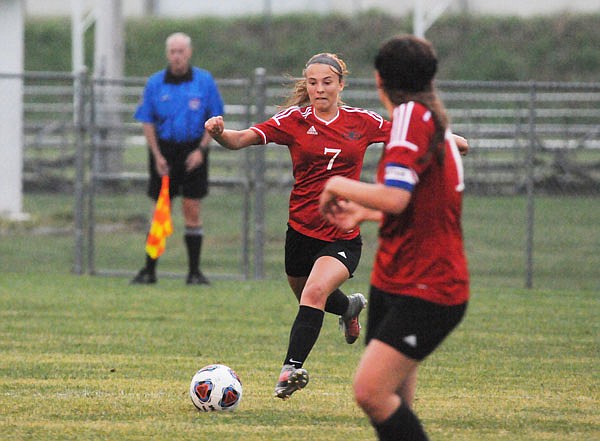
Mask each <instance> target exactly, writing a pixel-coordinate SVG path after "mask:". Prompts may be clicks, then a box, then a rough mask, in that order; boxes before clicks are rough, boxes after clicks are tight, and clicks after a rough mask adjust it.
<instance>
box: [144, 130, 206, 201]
mask: <svg viewBox="0 0 600 441" xmlns="http://www.w3.org/2000/svg"><path fill="white" fill-rule="evenodd" d="M199 143H200V141H199V140H198V141H193V142H190V143H173V142H168V141H163V140H159V142H158V145H159V148H160V152H161V153H162V155H163V156H164V157H165V159H166V160H167V163H168V164H169V184H170V185H169V196H170V197H171V198H174V197H176V196H178V195H180V194H181V195H183V197H184V198H190V199H202V198H203V197H205V196H206V195H207V194H208V152H209V151H208V150H206V151H205V152H204V161H203V162H202V164H200V166H199V167H196V168H195V169H194V170H192V171H190V172H186V170H185V160H186V158H187V157H188V155H189V154H190V153H191V152H192V151H193V150H194V149H196V148H198V145H199ZM148 167H149V170H148V171H149V173H150V181H149V183H148V196H150V197H151V198H152V199H154V200H157V199H158V194H159V193H160V186H161V178H160V176H159V175H158V173H157V172H156V163H155V161H154V155H152V153H151V152H150V153H149V160H148Z"/></svg>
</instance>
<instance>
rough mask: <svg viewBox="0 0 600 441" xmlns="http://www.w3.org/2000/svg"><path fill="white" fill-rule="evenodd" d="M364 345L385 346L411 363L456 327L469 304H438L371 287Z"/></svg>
mask: <svg viewBox="0 0 600 441" xmlns="http://www.w3.org/2000/svg"><path fill="white" fill-rule="evenodd" d="M369 297H370V298H369V308H368V325H367V333H366V337H365V339H366V342H367V344H368V343H369V341H370V340H371V339H376V340H379V341H382V342H384V343H387V344H388V345H390V346H392V347H393V348H395V349H397V350H398V351H399V352H401V353H402V354H404V355H406V356H407V357H410V358H412V359H414V360H419V361H421V360H423V359H425V358H426V357H427V356H428V355H429V354H431V353H432V352H433V351H434V350H435V348H437V347H438V346H439V345H440V344H441V343H442V341H444V339H445V338H446V337H447V336H448V335H449V334H450V332H452V330H453V329H454V328H455V327H456V326H458V324H459V323H460V322H461V320H462V318H463V316H464V315H465V312H466V310H467V304H468V302H465V303H462V304H460V305H452V306H447V305H439V304H437V303H433V302H428V301H426V300H423V299H419V298H416V297H411V296H404V295H394V294H389V293H386V292H384V291H381V290H379V289H377V288H375V287H374V286H371V289H370V293H369Z"/></svg>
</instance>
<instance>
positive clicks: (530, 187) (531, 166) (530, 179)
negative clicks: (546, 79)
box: [525, 81, 536, 288]
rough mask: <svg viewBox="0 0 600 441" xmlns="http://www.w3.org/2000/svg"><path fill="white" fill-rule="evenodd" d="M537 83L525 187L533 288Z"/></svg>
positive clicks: (527, 247)
mask: <svg viewBox="0 0 600 441" xmlns="http://www.w3.org/2000/svg"><path fill="white" fill-rule="evenodd" d="M535 105H536V83H535V81H532V82H531V84H530V88H529V121H528V124H529V145H528V147H527V156H526V159H525V170H526V178H525V186H526V191H527V213H526V230H527V231H526V239H525V258H526V270H525V271H526V276H525V287H526V288H532V287H533V234H534V214H535V200H534V197H535V196H534V187H535V145H536V127H535V123H536V121H535V120H536V111H535Z"/></svg>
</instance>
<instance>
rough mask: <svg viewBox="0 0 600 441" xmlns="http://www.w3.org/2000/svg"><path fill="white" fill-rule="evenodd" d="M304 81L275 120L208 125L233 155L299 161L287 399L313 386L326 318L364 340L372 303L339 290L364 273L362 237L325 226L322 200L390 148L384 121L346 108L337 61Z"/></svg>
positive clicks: (291, 238)
mask: <svg viewBox="0 0 600 441" xmlns="http://www.w3.org/2000/svg"><path fill="white" fill-rule="evenodd" d="M303 74H304V75H303V78H302V79H301V80H299V81H298V82H296V84H295V86H294V91H293V93H292V94H291V96H290V97H289V99H288V101H287V102H286V103H285V106H284V108H283V110H281V111H280V112H279V113H277V114H276V115H274V116H273V117H272V118H270V119H269V120H267V121H265V122H263V123H260V124H256V125H254V126H252V127H250V128H249V129H245V130H225V127H224V122H223V118H222V117H214V118H211V119H209V120H208V121H207V122H206V124H205V127H206V130H207V131H208V133H210V134H211V135H212V137H213V138H214V139H215V140H216V141H217V142H218V143H219V144H221V145H222V146H223V147H226V148H228V149H231V150H239V149H242V148H244V147H247V146H250V145H258V144H268V143H274V144H279V145H285V146H287V147H288V149H289V152H290V155H291V158H292V167H293V176H294V180H295V182H294V186H293V189H292V192H291V194H290V199H289V219H288V230H287V233H286V244H285V271H286V274H287V278H288V282H289V285H290V287H291V289H292V291H293V292H294V294H295V296H296V298H297V299H298V301H299V303H300V306H299V309H298V313H297V316H296V319H295V321H294V323H293V325H292V329H291V332H290V340H289V345H288V351H287V354H286V357H285V360H284V363H283V368H282V370H281V373H280V376H279V379H278V381H277V385H276V388H275V395H276V396H277V397H279V398H282V399H286V398H288V397H289V396H290V395H291V394H292V393H293V392H295V391H296V390H298V389H301V388H303V387H304V386H305V385H306V383H307V382H308V373H307V372H306V370H305V369H304V368H303V367H302V366H303V365H304V362H305V361H306V359H307V357H308V355H309V353H310V351H311V349H312V347H313V346H314V344H315V343H316V341H317V338H318V336H319V332H320V330H321V326H322V323H323V317H324V312H325V311H326V312H329V313H333V314H336V315H339V316H340V324H341V325H342V329H344V334H345V337H346V341H347V342H348V343H354V341H356V339H357V338H358V336H359V332H360V324H359V321H358V316H359V314H360V312H361V311H362V309H363V308H364V307H365V305H366V300H365V298H364V296H363V295H362V294H359V293H356V294H352V295H350V296H346V295H345V294H344V293H343V292H342V291H341V290H340V289H339V287H340V286H341V285H342V283H343V282H345V281H346V280H347V279H348V278H350V277H351V276H352V273H353V272H354V270H355V269H356V266H357V265H358V261H359V259H360V254H361V248H362V241H361V236H360V230H359V229H358V228H355V229H353V230H351V231H350V230H348V229H340V228H338V227H336V226H334V225H331V224H330V223H328V222H327V221H326V220H325V219H323V217H322V216H321V213H320V211H319V196H320V194H321V192H322V190H323V186H324V185H325V182H326V181H327V179H329V178H330V177H331V176H344V177H346V178H348V179H352V180H357V179H359V178H360V172H361V168H362V164H363V158H364V155H365V151H366V149H367V147H368V146H369V145H370V144H373V143H381V142H384V141H385V140H386V139H387V138H388V135H389V129H390V127H391V126H390V123H389V122H388V121H385V120H384V118H383V117H381V115H379V114H377V113H375V112H371V111H367V110H364V109H359V108H356V107H350V106H346V105H344V104H343V103H342V102H341V99H340V94H341V92H342V90H343V89H344V77H345V75H346V74H347V69H346V65H345V63H344V62H343V60H341V59H340V58H339V57H337V56H336V55H335V54H330V53H321V54H317V55H315V56H313V57H312V58H311V59H310V60H309V61H308V62H307V63H306V67H305V69H304V72H303Z"/></svg>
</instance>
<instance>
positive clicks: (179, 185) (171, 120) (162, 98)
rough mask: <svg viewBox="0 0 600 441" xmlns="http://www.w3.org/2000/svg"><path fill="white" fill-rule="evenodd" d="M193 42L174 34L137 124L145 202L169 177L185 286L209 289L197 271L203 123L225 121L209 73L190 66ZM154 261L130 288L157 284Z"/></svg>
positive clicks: (204, 184)
mask: <svg viewBox="0 0 600 441" xmlns="http://www.w3.org/2000/svg"><path fill="white" fill-rule="evenodd" d="M191 56H192V42H191V39H190V37H189V36H188V35H186V34H184V33H181V32H177V33H174V34H171V35H170V36H169V37H168V38H167V40H166V57H167V62H168V66H167V68H166V69H163V70H161V71H159V72H156V73H155V74H153V75H152V76H150V78H149V79H148V81H147V83H146V87H145V89H144V95H143V98H142V101H141V102H140V104H139V106H138V108H137V110H136V112H135V115H134V117H135V119H136V120H138V121H140V122H141V123H142V124H143V129H144V136H145V137H146V141H147V143H148V148H149V155H148V156H149V172H150V180H149V185H148V196H149V197H150V198H152V199H153V200H154V201H156V200H157V199H158V195H159V193H160V186H161V177H162V176H164V175H169V180H170V188H169V194H170V196H171V198H173V197H175V196H177V195H179V194H181V195H182V197H183V202H182V211H183V218H184V224H185V232H184V241H185V245H186V248H187V255H188V276H187V279H186V283H187V284H188V285H208V284H209V281H208V279H207V278H206V277H205V276H204V274H202V271H200V254H201V249H202V238H203V230H202V217H201V213H202V210H201V199H202V198H204V196H206V194H207V193H208V143H209V140H210V135H208V133H206V132H205V131H204V122H205V121H206V120H207V119H209V118H211V117H213V116H217V115H223V100H222V98H221V95H220V94H219V90H218V88H217V85H216V83H215V81H214V79H213V77H212V75H211V74H210V72H208V71H206V70H204V69H200V68H198V67H195V66H192V65H190V58H191ZM156 264H157V259H153V258H151V257H150V256H149V255H146V264H145V266H144V268H142V269H141V270H140V271H139V272H138V274H137V275H136V276H135V277H134V278H133V279H132V280H131V283H132V284H153V283H156V281H157V278H156Z"/></svg>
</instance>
